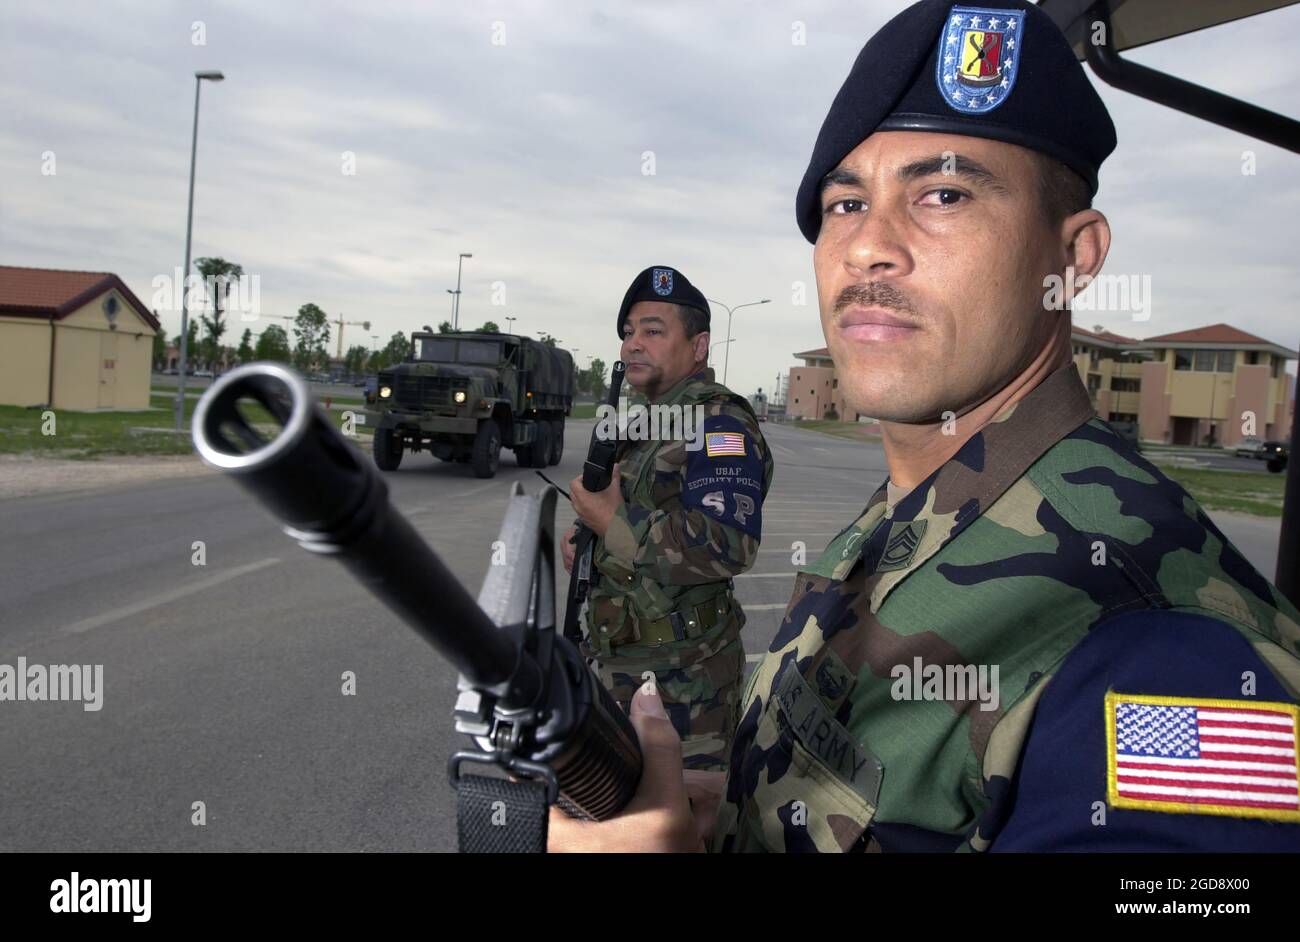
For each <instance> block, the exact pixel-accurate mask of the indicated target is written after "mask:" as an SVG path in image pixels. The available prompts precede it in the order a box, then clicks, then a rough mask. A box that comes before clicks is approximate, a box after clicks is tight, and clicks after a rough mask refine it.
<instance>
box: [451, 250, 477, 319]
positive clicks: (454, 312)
mask: <svg viewBox="0 0 1300 942" xmlns="http://www.w3.org/2000/svg"><path fill="white" fill-rule="evenodd" d="M473 257H474V256H473V254H471V253H469V252H461V253H460V257H459V258H457V259H456V302H455V303H456V306H455V307H454V308H452V312H451V329H452V330H460V267H461V265H462V264H464V262H465V259H467V258H473Z"/></svg>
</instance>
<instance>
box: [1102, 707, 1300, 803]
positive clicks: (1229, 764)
mask: <svg viewBox="0 0 1300 942" xmlns="http://www.w3.org/2000/svg"><path fill="white" fill-rule="evenodd" d="M1297 725H1300V707H1296V706H1295V705H1294V704H1290V703H1266V702H1264V701H1259V700H1219V699H1211V698H1198V697H1154V696H1146V695H1143V694H1130V693H1117V692H1115V691H1113V690H1112V691H1111V692H1109V693H1108V694H1106V786H1107V787H1106V792H1107V795H1106V797H1107V800H1108V802H1109V803H1110V806H1111V807H1112V808H1141V809H1143V810H1145V811H1165V812H1171V813H1175V814H1222V815H1231V816H1233V817H1238V818H1263V819H1265V820H1269V821H1300V783H1297V775H1296V770H1297V739H1296V736H1297Z"/></svg>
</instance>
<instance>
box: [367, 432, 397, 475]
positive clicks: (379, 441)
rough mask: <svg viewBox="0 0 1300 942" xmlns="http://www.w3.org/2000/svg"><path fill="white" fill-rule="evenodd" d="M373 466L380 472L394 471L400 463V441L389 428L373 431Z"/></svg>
mask: <svg viewBox="0 0 1300 942" xmlns="http://www.w3.org/2000/svg"><path fill="white" fill-rule="evenodd" d="M373 447H374V451H375V464H376V465H378V466H379V470H380V471H396V470H397V466H398V465H399V464H401V463H402V440H401V439H400V438H398V437H396V436H395V435H394V434H393V430H392V429H390V428H381V429H376V430H375V440H374V442H373Z"/></svg>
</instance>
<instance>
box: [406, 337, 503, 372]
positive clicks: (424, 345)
mask: <svg viewBox="0 0 1300 942" xmlns="http://www.w3.org/2000/svg"><path fill="white" fill-rule="evenodd" d="M457 348H459V349H457ZM415 351H416V352H415V358H416V359H417V360H424V361H426V362H430V363H476V364H480V365H486V366H495V365H496V363H497V360H498V359H499V358H500V356H501V345H500V344H499V343H493V342H492V341H490V340H454V339H452V338H450V337H417V338H416V340H415Z"/></svg>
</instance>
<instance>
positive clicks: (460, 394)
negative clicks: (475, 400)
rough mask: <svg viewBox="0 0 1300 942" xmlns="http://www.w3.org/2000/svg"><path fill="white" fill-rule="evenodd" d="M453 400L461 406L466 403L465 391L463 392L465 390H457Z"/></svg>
mask: <svg viewBox="0 0 1300 942" xmlns="http://www.w3.org/2000/svg"><path fill="white" fill-rule="evenodd" d="M451 398H452V399H454V400H455V401H456V403H457V404H460V403H462V402H464V401H465V390H463V389H458V390H456V392H455V394H454V395H453V396H452V397H451Z"/></svg>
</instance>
